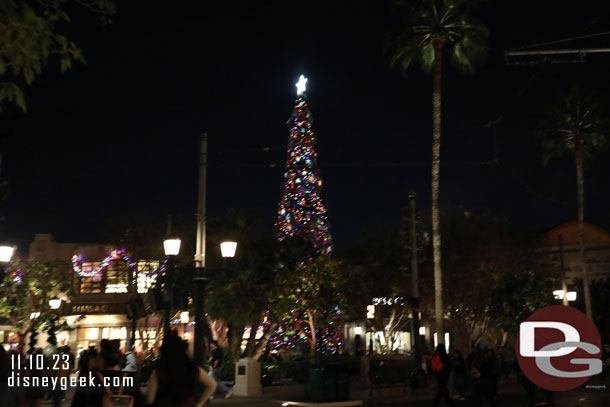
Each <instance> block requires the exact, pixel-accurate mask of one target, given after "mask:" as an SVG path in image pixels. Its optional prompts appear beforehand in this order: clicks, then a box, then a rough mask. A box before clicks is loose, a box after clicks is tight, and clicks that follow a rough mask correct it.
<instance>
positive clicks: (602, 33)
mask: <svg viewBox="0 0 610 407" xmlns="http://www.w3.org/2000/svg"><path fill="white" fill-rule="evenodd" d="M593 21H596V20H593ZM592 24H593V23H591V24H589V26H587V27H585V29H584V30H583V32H584V31H586V30H587V29H588V28H589V27H590V26H591V25H592ZM609 34H610V31H604V32H601V33H597V34H589V35H581V36H578V37H571V38H566V39H563V40H556V41H549V42H541V43H539V44H532V45H525V46H523V47H519V48H512V49H509V51H521V50H524V49H530V48H536V47H543V46H545V45H553V44H562V43H565V42H570V41H577V40H583V39H586V38H593V37H601V36H603V35H609Z"/></svg>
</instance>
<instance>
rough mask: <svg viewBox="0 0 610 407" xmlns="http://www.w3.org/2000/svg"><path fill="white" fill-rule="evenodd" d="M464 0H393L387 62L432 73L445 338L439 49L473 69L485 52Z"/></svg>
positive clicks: (438, 291) (435, 211)
mask: <svg viewBox="0 0 610 407" xmlns="http://www.w3.org/2000/svg"><path fill="white" fill-rule="evenodd" d="M471 3H472V2H468V1H466V0H396V1H395V2H394V4H395V6H396V10H397V11H398V12H399V13H400V16H401V17H402V20H403V21H402V24H401V25H400V26H398V27H397V29H396V30H395V31H394V32H393V33H391V36H390V40H389V44H388V45H389V47H390V49H391V52H392V57H391V64H392V66H396V67H398V68H399V69H400V70H401V71H402V72H403V73H405V72H406V71H407V69H408V68H409V67H410V66H411V64H412V63H414V62H417V63H419V64H420V65H421V66H422V68H423V69H424V70H425V71H427V72H430V70H432V73H433V93H432V95H433V98H432V107H433V111H434V115H433V132H432V135H433V137H432V245H433V255H434V298H435V307H434V308H435V310H434V312H435V315H436V331H437V334H438V338H439V343H441V342H443V338H444V332H445V331H444V329H443V280H442V276H443V273H442V269H441V230H440V214H439V207H438V190H439V173H440V152H441V76H442V70H443V69H442V68H443V53H444V52H448V53H449V57H450V59H451V62H452V63H453V64H454V65H455V66H456V67H457V68H458V69H459V70H461V71H463V72H465V73H471V72H473V70H474V66H475V64H477V63H479V62H483V61H484V60H485V59H486V58H487V47H486V44H487V37H488V32H487V28H486V27H485V26H484V25H482V24H481V23H479V22H478V21H477V20H476V19H475V18H473V17H472V16H471V15H470V14H469V13H468V5H469V4H471Z"/></svg>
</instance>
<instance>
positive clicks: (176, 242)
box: [163, 238, 182, 337]
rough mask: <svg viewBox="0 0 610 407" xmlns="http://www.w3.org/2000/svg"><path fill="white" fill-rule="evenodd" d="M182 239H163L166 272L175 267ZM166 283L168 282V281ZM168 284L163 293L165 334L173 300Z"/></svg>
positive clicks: (167, 330)
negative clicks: (174, 261) (174, 260)
mask: <svg viewBox="0 0 610 407" xmlns="http://www.w3.org/2000/svg"><path fill="white" fill-rule="evenodd" d="M181 244H182V241H181V240H180V239H178V238H168V239H165V240H164V241H163V250H164V252H165V257H167V267H166V268H165V272H166V273H169V272H170V271H171V270H172V267H173V259H174V257H175V256H177V255H178V254H179V253H180V245H181ZM166 284H168V283H167V282H166ZM169 288H170V287H168V286H167V285H166V286H165V290H164V291H165V292H164V295H163V336H165V337H166V336H168V335H169V318H170V313H171V309H170V308H171V301H170V295H171V291H170V289H169Z"/></svg>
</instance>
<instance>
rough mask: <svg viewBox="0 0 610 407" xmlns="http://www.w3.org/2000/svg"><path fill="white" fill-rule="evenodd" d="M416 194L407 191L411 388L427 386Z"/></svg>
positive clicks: (412, 191)
mask: <svg viewBox="0 0 610 407" xmlns="http://www.w3.org/2000/svg"><path fill="white" fill-rule="evenodd" d="M415 198H416V194H415V191H414V190H410V191H409V204H410V205H409V206H410V209H411V214H410V215H411V230H410V232H411V302H412V307H413V311H412V314H413V319H412V335H413V371H412V372H411V384H412V385H413V387H414V388H415V387H425V386H427V381H426V375H425V374H424V371H423V370H422V368H421V339H420V337H419V317H420V308H419V306H420V304H419V275H418V269H417V266H418V262H417V212H416V210H415Z"/></svg>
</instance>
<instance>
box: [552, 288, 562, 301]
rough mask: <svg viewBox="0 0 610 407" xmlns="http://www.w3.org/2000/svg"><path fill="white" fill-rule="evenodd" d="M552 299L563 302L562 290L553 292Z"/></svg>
mask: <svg viewBox="0 0 610 407" xmlns="http://www.w3.org/2000/svg"><path fill="white" fill-rule="evenodd" d="M553 297H554V298H555V299H556V300H563V290H555V291H553Z"/></svg>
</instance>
